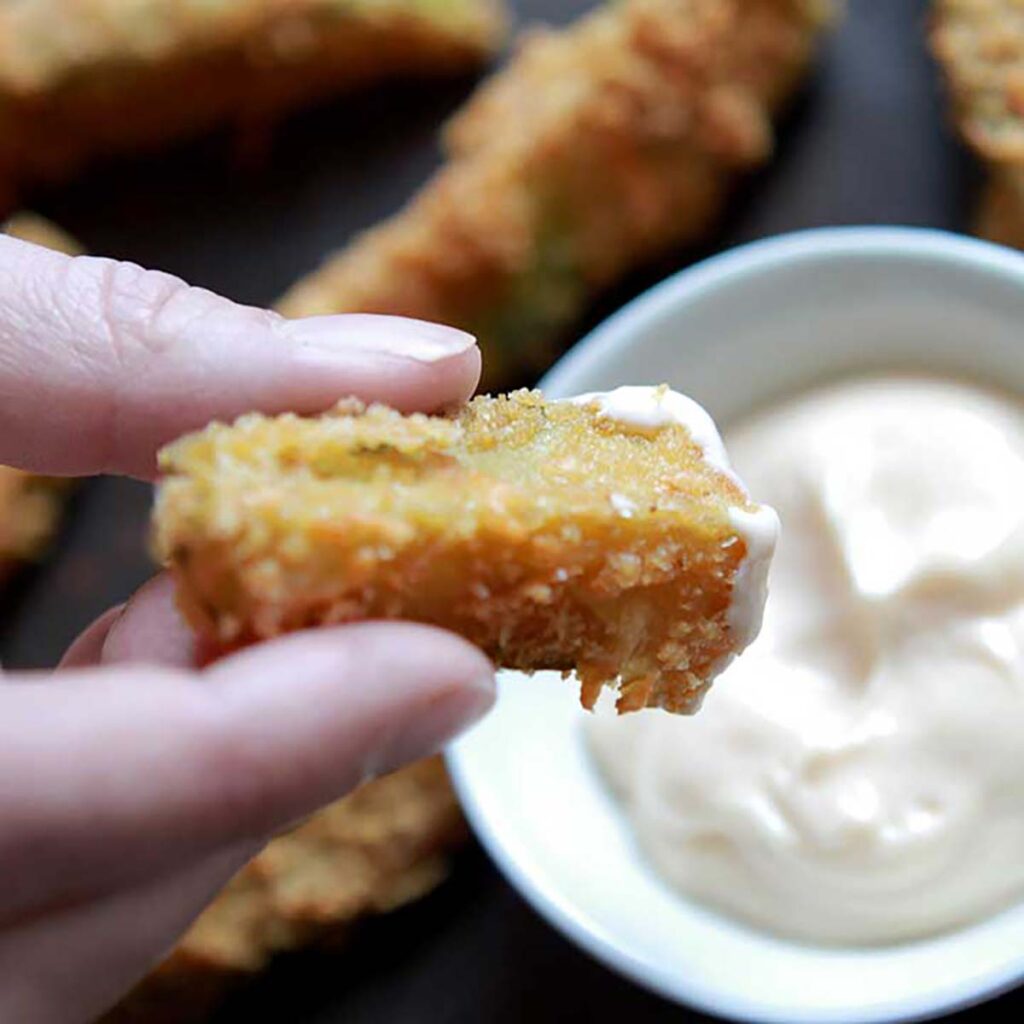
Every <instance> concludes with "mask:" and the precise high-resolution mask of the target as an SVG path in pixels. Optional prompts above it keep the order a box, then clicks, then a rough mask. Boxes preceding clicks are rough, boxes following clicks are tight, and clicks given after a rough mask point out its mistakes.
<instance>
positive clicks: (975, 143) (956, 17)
mask: <svg viewBox="0 0 1024 1024" xmlns="http://www.w3.org/2000/svg"><path fill="white" fill-rule="evenodd" d="M931 45H932V51H933V52H934V54H935V56H936V58H937V60H938V61H939V63H940V65H941V67H942V70H943V73H944V76H945V79H946V85H947V91H948V94H949V98H950V104H951V108H952V117H953V121H954V123H955V125H956V127H957V129H958V131H959V132H960V134H961V136H962V137H963V139H964V141H965V142H966V143H967V145H968V146H969V147H970V148H971V149H972V150H973V151H974V153H975V154H976V155H977V156H979V157H980V158H981V159H982V160H983V161H984V162H985V164H986V165H987V167H988V169H989V172H990V180H989V183H988V185H987V187H986V189H985V192H984V196H983V199H982V203H981V206H980V210H979V216H978V221H977V225H976V229H977V231H978V233H979V234H981V235H983V236H985V237H987V238H991V239H992V240H994V241H998V242H1003V243H1005V244H1007V245H1016V246H1024V6H1022V5H1021V4H1020V3H1018V2H1015V0H935V3H934V6H933V9H932V24H931Z"/></svg>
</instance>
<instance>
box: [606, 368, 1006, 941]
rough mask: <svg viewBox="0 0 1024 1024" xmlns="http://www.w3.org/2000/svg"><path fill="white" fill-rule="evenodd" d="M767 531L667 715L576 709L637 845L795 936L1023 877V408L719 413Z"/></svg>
mask: <svg viewBox="0 0 1024 1024" xmlns="http://www.w3.org/2000/svg"><path fill="white" fill-rule="evenodd" d="M727 441H728V444H729V450H730V452H731V454H732V458H733V462H734V464H735V465H736V467H737V469H738V471H739V472H740V473H741V475H742V476H743V478H744V479H745V480H746V481H747V482H748V484H749V485H750V486H751V488H752V490H753V492H754V493H755V494H757V495H758V497H759V498H762V499H765V500H767V501H770V502H771V503H772V504H773V505H775V507H776V508H778V509H779V512H780V514H781V516H782V519H783V522H784V523H785V527H786V529H785V532H784V534H783V536H782V539H781V541H780V544H779V550H778V554H777V556H776V559H775V567H774V569H773V572H772V581H771V584H772V596H771V600H770V601H769V603H768V607H767V611H766V615H765V619H764V628H763V630H762V632H761V635H760V637H759V638H758V640H757V642H756V643H754V644H753V646H752V647H751V648H750V650H749V651H748V652H747V653H746V654H745V655H744V656H743V657H742V658H740V659H739V660H738V661H736V662H735V664H733V665H732V667H730V668H729V670H728V672H727V673H726V674H725V676H724V677H723V678H722V679H720V680H719V682H718V684H717V685H716V687H715V688H714V689H713V690H712V692H711V693H710V695H709V696H708V698H707V699H706V701H705V705H704V710H703V711H702V712H701V713H700V714H699V715H698V716H697V717H695V718H693V719H687V718H680V717H677V716H672V715H667V714H664V713H661V712H657V711H654V712H641V713H638V714H635V715H631V716H626V717H624V718H621V719H614V718H609V717H605V716H603V715H600V714H599V715H598V716H596V717H594V718H593V719H591V720H590V721H589V723H588V739H589V743H590V747H591V749H592V751H593V754H594V755H595V757H596V759H597V761H598V763H599V764H600V765H601V767H602V768H603V770H604V773H605V774H606V776H607V778H608V780H609V782H610V783H611V785H612V787H613V789H614V791H615V792H616V794H617V795H618V797H619V798H620V799H621V801H622V802H623V804H624V806H625V808H626V810H627V812H628V815H629V818H630V821H631V823H632V826H633V829H634V831H635V834H636V838H637V841H638V843H639V844H640V846H641V847H642V849H643V851H644V852H645V854H646V855H647V856H648V857H649V859H650V862H651V863H652V864H653V865H654V867H655V868H656V869H657V870H658V871H659V872H660V873H661V874H662V875H663V876H664V877H665V878H666V879H667V880H668V881H669V882H671V883H672V884H673V885H674V886H676V887H677V888H678V889H680V890H681V891H682V892H684V893H686V894H687V895H689V896H691V897H693V898H695V899H697V900H700V901H702V902H705V903H707V904H710V905H712V906H713V907H716V908H718V909H720V910H723V911H725V912H727V913H729V914H732V915H734V916H736V917H738V918H741V919H743V920H745V921H748V922H751V923H753V924H755V925H757V926H760V927H762V928H764V929H767V930H770V931H773V932H776V933H781V934H783V935H787V936H792V937H797V938H801V939H804V940H809V941H816V942H825V943H843V944H884V943H890V942H894V941H900V940H906V939H911V938H914V937H919V936H924V935H928V934H932V933H936V932H940V931H943V930H947V929H950V928H954V927H956V926H959V925H963V924H966V923H968V922H972V921H976V920H978V919H981V918H984V917H986V916H988V915H990V914H992V913H994V912H996V911H998V910H999V909H1001V908H1003V907H1005V906H1007V905H1009V904H1010V903H1012V902H1015V901H1017V900H1019V899H1020V898H1022V896H1024V411H1022V410H1021V408H1019V407H1018V406H1017V405H1015V404H1012V403H1010V402H1007V401H1003V400H1002V399H1000V398H997V397H995V396H993V395H990V394H988V393H985V392H982V391H979V390H976V389H974V388H971V387H968V386H964V385H960V384H956V383H947V382H940V381H931V380H921V379H917V380H915V379H909V378H902V379H901V378H889V379H877V380H869V381H859V382H852V383H844V384H840V385H836V386H834V387H831V388H826V389H822V390H820V391H818V392H816V393H814V394H811V395H809V396H806V397H803V398H799V399H797V400H794V401H792V402H789V403H786V404H783V405H780V406H778V407H776V408H774V409H771V410H768V411H766V412H764V413H762V414H760V415H758V416H756V417H754V418H752V419H751V420H750V421H749V422H747V423H746V424H741V425H740V426H738V427H737V428H736V429H735V430H733V431H731V432H729V433H728V434H727Z"/></svg>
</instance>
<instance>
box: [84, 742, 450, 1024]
mask: <svg viewBox="0 0 1024 1024" xmlns="http://www.w3.org/2000/svg"><path fill="white" fill-rule="evenodd" d="M465 836H466V827H465V823H464V822H463V820H462V815H461V813H460V812H459V806H458V803H457V801H456V799H455V794H454V793H453V792H452V789H451V785H450V783H449V781H448V777H447V774H446V773H445V769H444V764H443V762H442V760H441V758H440V757H434V758H429V759H427V760H425V761H420V762H418V763H417V764H414V765H411V766H410V767H408V768H405V769H402V770H401V771H398V772H395V773H394V774H392V775H388V776H386V777H384V778H381V779H377V780H375V781H373V782H370V783H368V784H366V785H365V786H363V787H361V788H360V789H358V790H356V791H355V792H354V793H353V794H351V795H350V796H348V797H346V798H345V799H343V800H340V801H338V802H337V803H335V804H333V805H331V806H330V807H328V808H327V809H326V810H324V811H321V812H320V813H319V814H317V815H315V816H314V817H312V818H310V819H309V821H307V822H306V823H305V824H304V825H301V826H299V828H297V829H295V830H294V831H293V832H290V833H287V834H286V835H282V836H280V837H279V838H277V839H275V840H274V841H273V842H272V843H270V845H269V846H267V847H266V848H265V849H264V850H263V852H262V853H260V854H259V856H257V857H256V858H255V860H253V861H250V863H249V864H248V865H247V866H246V867H245V868H243V869H242V871H240V872H239V873H238V874H237V875H236V876H235V878H234V879H233V880H232V881H231V882H230V883H229V884H228V885H227V887H226V888H225V889H224V890H223V891H222V892H221V894H220V895H219V896H218V897H217V899H216V900H215V901H214V902H213V903H212V904H211V905H210V906H209V907H208V908H207V910H206V911H205V912H204V913H203V914H202V916H201V917H200V918H199V919H198V920H197V921H196V922H195V924H194V925H193V926H192V928H191V929H190V930H189V932H188V933H187V934H186V935H185V937H184V938H183V939H182V941H181V943H180V944H179V945H178V947H177V948H176V949H175V950H174V952H173V953H172V954H171V956H170V957H169V958H168V959H167V960H166V961H165V962H164V963H163V964H161V965H160V966H159V967H158V968H157V969H156V970H155V971H154V972H153V973H152V974H150V975H149V977H147V978H146V979H145V980H144V981H143V982H142V983H140V985H139V986H138V987H137V988H136V990H135V991H134V992H133V993H131V995H129V996H128V997H127V999H126V1000H125V1001H124V1002H123V1003H122V1004H121V1005H120V1006H119V1007H118V1008H117V1009H116V1010H114V1011H113V1012H112V1013H111V1014H110V1015H108V1017H107V1018H104V1024H114V1022H117V1024H128V1022H135V1021H137V1022H139V1024H143V1022H144V1024H164V1022H166V1024H183V1022H184V1021H187V1020H198V1019H202V1017H203V1016H204V1015H205V1014H206V1013H207V1012H208V1011H209V1010H210V1009H211V1008H212V1007H213V1006H214V1005H215V1004H216V1003H217V1002H219V1001H220V1000H221V999H222V998H223V996H224V995H225V994H226V993H227V992H228V991H229V990H230V989H231V988H232V987H233V986H234V985H235V984H237V983H238V982H240V981H242V980H244V979H245V978H246V977H247V976H249V975H251V974H253V973H254V972H257V971H259V970H261V969H262V968H263V967H265V966H266V964H267V963H268V962H269V960H270V959H271V957H272V956H273V955H274V954H275V953H278V952H281V951H284V950H288V949H295V948H298V947H301V946H304V945H308V944H310V943H312V942H315V941H318V940H319V941H323V940H327V939H330V940H332V941H337V940H338V939H339V938H343V937H344V935H345V926H346V925H348V924H350V923H351V922H353V921H354V920H356V919H357V918H360V917H363V916H365V915H367V914H374V913H382V912H386V911H390V910H393V909H395V908H396V907H399V906H401V905H402V904H404V903H408V902H410V901H411V900H414V899H417V898H418V897H420V896H422V895H423V894H425V893H426V892H427V891H429V890H430V889H433V888H434V886H435V885H437V883H438V882H439V881H441V880H442V879H443V878H444V877H445V875H446V874H447V872H448V867H449V856H450V854H451V851H452V850H453V849H455V848H456V847H457V846H459V845H460V844H461V843H462V841H463V840H464V838H465Z"/></svg>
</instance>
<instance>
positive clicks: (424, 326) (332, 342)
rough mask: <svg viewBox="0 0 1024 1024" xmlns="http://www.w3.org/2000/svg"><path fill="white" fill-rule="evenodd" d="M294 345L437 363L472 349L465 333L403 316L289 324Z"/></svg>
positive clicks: (288, 332) (286, 324)
mask: <svg viewBox="0 0 1024 1024" xmlns="http://www.w3.org/2000/svg"><path fill="white" fill-rule="evenodd" d="M281 329H282V330H283V331H284V333H285V335H286V336H287V337H288V338H289V340H290V341H292V343H294V344H297V345H303V346H307V347H309V348H313V349H316V350H318V351H327V352H332V353H337V354H340V355H348V354H354V353H358V354H359V355H361V356H372V355H388V356H398V357H399V358H403V359H414V360H416V361H417V362H420V363H436V362H439V361H440V360H442V359H450V358H451V357H452V356H456V355H458V354H459V353H460V352H465V351H467V350H468V349H471V348H472V347H473V346H474V345H475V344H476V339H475V338H474V337H473V335H471V334H467V333H466V332H465V331H460V330H457V329H456V328H454V327H446V326H445V325H444V324H434V323H429V322H428V321H426V320H409V319H407V318H406V317H401V316H375V315H374V316H371V315H369V314H346V315H341V316H311V317H305V318H304V319H301V320H287V321H284V322H283V325H282V328H281Z"/></svg>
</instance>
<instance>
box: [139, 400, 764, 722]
mask: <svg viewBox="0 0 1024 1024" xmlns="http://www.w3.org/2000/svg"><path fill="white" fill-rule="evenodd" d="M622 392H631V393H633V392H636V393H642V395H645V396H647V398H648V399H649V402H648V405H649V406H653V414H654V415H655V416H656V417H657V416H658V415H660V413H661V412H663V411H666V410H669V409H671V410H673V415H675V412H674V411H675V410H676V409H679V408H682V409H683V410H684V412H685V414H686V415H689V414H690V413H691V411H695V413H694V415H696V414H699V416H700V417H703V419H702V420H700V421H699V422H700V425H701V428H702V429H703V428H704V423H705V421H706V424H707V427H708V428H709V429H710V430H711V431H713V425H712V424H711V423H710V419H709V418H708V417H707V414H706V413H704V412H703V410H700V409H699V407H697V406H696V405H695V404H693V403H689V400H688V399H685V398H683V396H681V395H676V394H675V393H673V392H669V391H667V389H664V388H662V389H654V388H626V389H620V390H619V391H616V392H611V393H610V396H612V400H613V404H615V403H617V402H619V400H620V399H622V398H623V395H622V394H621V393H622ZM627 397H630V396H627ZM631 397H633V398H635V397H636V395H633V396H631ZM641 397H642V396H641ZM608 398H609V396H598V397H596V398H594V399H593V400H591V401H588V402H587V403H585V404H575V403H570V402H548V401H545V400H544V398H543V397H542V396H541V395H540V393H539V392H527V391H521V392H517V393H515V394H512V395H509V396H502V397H497V398H488V397H481V398H477V399H475V400H474V401H472V402H471V403H470V404H469V405H468V406H466V407H465V409H464V410H463V411H462V412H461V413H460V414H458V416H457V418H454V419H446V418H441V417H429V416H423V415H412V416H402V415H400V414H399V413H397V412H394V411H392V410H390V409H386V408H384V407H382V406H372V407H370V408H369V409H364V408H363V407H362V406H360V405H359V404H358V403H348V404H343V405H341V406H339V407H338V409H337V410H336V411H335V413H334V414H329V415H325V416H322V417H318V418H313V419H303V418H300V417H297V416H292V415H286V416H280V417H276V418H268V417H264V416H260V415H250V416H244V417H242V418H241V419H240V420H238V421H237V422H236V423H235V425H234V426H231V427H228V426H224V425H214V426H212V427H209V428H208V429H207V430H205V431H202V432H201V433H198V434H193V435H191V436H189V437H186V438H184V439H182V440H180V441H178V442H176V443H175V444H172V445H170V446H169V447H168V448H166V449H164V451H163V452H162V453H161V456H160V465H161V468H162V470H163V472H164V473H166V474H167V478H166V479H165V481H164V482H163V484H162V485H161V487H160V491H159V495H158V498H157V505H156V511H155V523H156V532H155V537H156V548H157V551H158V553H159V554H160V556H161V557H162V558H163V559H164V560H165V561H166V562H167V563H168V564H169V565H170V567H171V570H172V572H173V573H174V575H175V577H176V579H177V582H178V587H179V600H180V605H181V608H182V610H183V612H184V614H185V616H186V617H187V619H188V620H189V622H191V623H192V625H193V626H194V627H195V628H196V629H197V630H199V632H200V633H201V634H202V635H203V636H205V637H207V638H209V639H210V640H212V641H213V642H214V643H215V644H217V645H230V644H235V643H245V642H248V641H251V640H255V639H262V638H266V637H271V636H275V635H277V634H279V633H282V632H285V631H288V630H294V629H301V628H304V627H307V626H310V625H315V624H322V623H335V622H345V621H348V620H352V619H358V618H404V619H411V620H414V621H419V622H427V623H433V624H435V625H439V626H443V627H445V628H448V629H451V630H454V631H455V632H457V633H460V634H462V635H463V636H465V637H467V638H468V639H469V640H471V641H472V642H473V643H475V644H476V645H477V646H479V647H480V648H482V649H483V650H484V651H486V652H487V654H488V655H490V656H491V657H492V658H493V659H494V660H495V661H496V662H497V663H498V664H499V665H502V666H505V667H509V668H517V669H523V670H527V671H532V670H535V669H560V670H562V671H563V672H569V671H570V670H575V671H576V672H577V674H578V675H579V678H580V680H581V684H582V693H581V699H582V701H583V703H584V704H585V705H586V706H588V707H590V706H592V705H593V704H594V702H595V700H596V699H597V696H598V693H599V691H600V689H601V687H602V686H603V685H606V684H607V685H612V684H616V683H617V684H618V685H619V690H620V693H619V698H618V705H617V706H618V708H619V710H620V711H632V710H637V709H639V708H642V707H660V708H665V709H666V710H669V711H673V712H683V713H687V712H691V711H693V710H695V709H696V707H697V706H698V705H699V702H700V698H701V696H702V695H703V692H704V690H705V689H706V687H707V685H708V684H709V682H710V679H711V677H712V676H713V675H714V674H715V672H716V671H717V670H718V669H719V668H720V667H721V665H722V664H723V662H724V660H725V659H727V658H728V657H729V656H730V655H731V654H733V653H734V652H735V651H736V650H737V648H739V647H741V646H743V645H745V644H746V643H747V642H749V639H750V638H751V637H749V636H747V635H745V634H746V633H747V632H748V629H747V627H746V626H743V627H742V628H737V626H736V623H735V622H734V621H733V618H732V616H733V615H734V612H735V609H736V608H738V607H741V606H743V607H746V604H744V603H743V602H749V601H751V600H752V601H753V602H754V603H755V604H756V602H757V600H758V596H759V600H760V605H758V606H757V607H756V608H755V609H754V615H755V616H756V619H757V621H758V622H759V621H760V611H761V607H760V606H761V605H763V601H764V594H763V574H762V576H761V578H760V580H759V582H757V583H755V590H756V588H758V587H760V594H759V595H758V594H757V593H755V594H754V596H753V598H751V597H750V594H749V593H748V592H747V591H746V590H744V592H743V593H742V594H736V595H734V593H733V591H734V586H735V584H736V583H737V579H738V576H737V573H738V572H739V570H740V568H741V566H745V565H747V556H748V554H753V555H754V556H755V558H754V560H755V561H756V564H757V566H758V567H763V568H764V569H765V570H766V568H767V558H770V548H771V547H772V546H773V545H774V535H772V536H771V538H770V544H769V546H768V548H769V549H768V551H767V552H762V551H758V552H750V551H748V548H749V547H750V543H751V538H750V537H749V536H748V535H747V534H746V533H745V532H744V531H743V529H741V528H738V527H737V517H736V515H735V513H736V512H737V511H742V514H743V515H745V516H748V517H753V516H756V515H757V514H758V513H759V512H760V511H765V510H758V509H757V508H756V507H754V506H751V505H750V503H749V502H748V500H747V497H746V494H745V492H744V491H743V490H742V488H741V487H740V486H739V485H738V483H737V482H736V481H735V480H734V478H733V477H732V476H731V474H729V473H728V472H727V471H723V469H722V468H720V467H719V466H717V465H715V464H713V463H712V462H711V461H710V460H709V458H707V457H705V448H704V447H702V444H701V443H698V440H696V439H695V437H696V435H695V434H694V433H691V430H690V429H688V425H685V426H684V425H682V422H681V421H673V422H668V420H667V419H665V418H663V420H662V422H660V423H659V425H657V426H651V427H650V429H648V428H646V427H639V426H637V425H636V424H634V423H631V422H624V421H622V420H621V419H619V418H616V417H615V415H614V414H613V412H611V411H610V409H611V406H609V405H608V404H607V402H608ZM686 403H689V405H687V404H686ZM691 406H692V410H691ZM720 443H721V442H720V441H718V440H717V435H715V441H714V442H713V445H720ZM748 569H749V566H748ZM748 575H750V574H749V572H745V573H744V577H743V578H745V577H746V576H748ZM753 575H754V576H755V577H756V576H757V573H754V574H753ZM734 597H736V602H735V605H734ZM755 631H756V627H755Z"/></svg>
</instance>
